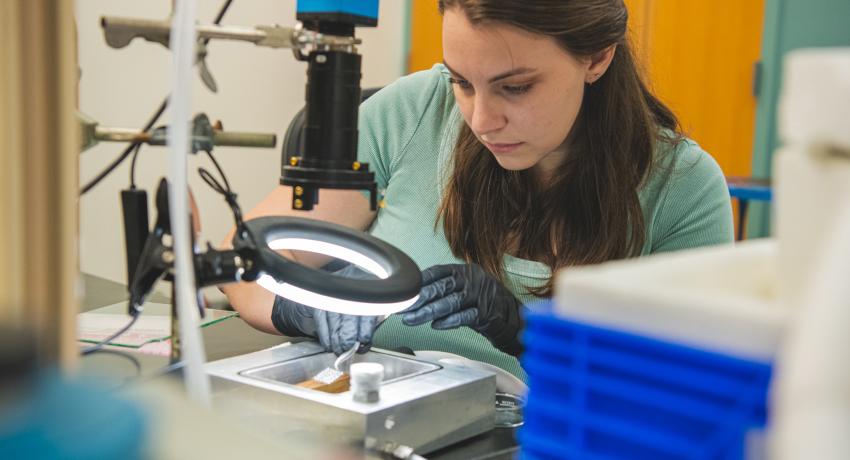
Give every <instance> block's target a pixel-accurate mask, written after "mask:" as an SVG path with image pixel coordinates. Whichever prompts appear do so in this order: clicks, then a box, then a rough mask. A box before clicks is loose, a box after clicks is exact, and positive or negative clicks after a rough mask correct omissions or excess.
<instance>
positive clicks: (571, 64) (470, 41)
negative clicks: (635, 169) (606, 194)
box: [443, 8, 595, 176]
mask: <svg viewBox="0 0 850 460" xmlns="http://www.w3.org/2000/svg"><path fill="white" fill-rule="evenodd" d="M443 61H444V63H445V65H446V67H448V68H449V70H450V71H451V73H452V83H453V85H452V87H453V89H454V94H455V98H456V99H457V103H458V106H459V108H460V111H461V113H462V114H463V118H464V120H466V123H467V124H468V125H469V127H470V128H471V129H472V131H473V132H474V133H475V136H476V137H478V140H479V141H481V143H482V144H484V145H485V146H486V147H487V148H488V149H489V150H490V152H492V153H493V155H494V156H495V157H496V161H498V162H499V164H500V165H501V166H502V167H503V168H505V169H509V170H525V169H529V168H534V169H535V170H536V171H537V172H540V173H543V175H544V176H547V175H548V173H549V172H551V171H553V170H554V169H555V168H556V167H557V166H558V165H559V164H560V163H561V161H562V160H563V157H564V155H565V149H564V144H565V140H566V138H567V136H568V135H569V134H570V130H571V129H572V127H573V124H574V123H575V120H576V117H577V116H578V112H579V108H580V107H581V101H582V97H583V95H584V87H585V83H586V82H588V81H592V80H593V79H594V78H595V75H591V74H590V72H591V66H592V63H591V62H590V60H589V59H587V60H579V59H576V58H575V57H573V56H572V55H570V54H569V53H567V52H566V51H565V50H564V49H563V48H561V47H560V46H559V45H558V44H557V43H556V42H555V41H554V39H552V38H550V37H547V36H543V35H536V34H531V33H529V32H526V31H524V30H521V29H519V28H516V27H513V26H509V25H504V24H497V23H494V24H483V25H482V24H479V25H472V24H471V23H470V22H469V21H468V19H467V17H466V14H465V13H464V12H463V11H462V10H460V9H458V8H450V9H447V10H446V11H445V13H444V15H443Z"/></svg>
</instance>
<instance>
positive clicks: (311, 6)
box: [296, 0, 378, 21]
mask: <svg viewBox="0 0 850 460" xmlns="http://www.w3.org/2000/svg"><path fill="white" fill-rule="evenodd" d="M305 13H307V14H317V13H318V14H346V15H352V16H359V17H363V18H369V19H374V20H375V21H377V20H378V0H358V1H354V2H353V1H351V0H298V3H297V6H296V15H301V14H305Z"/></svg>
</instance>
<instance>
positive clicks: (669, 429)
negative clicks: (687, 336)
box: [519, 305, 772, 460]
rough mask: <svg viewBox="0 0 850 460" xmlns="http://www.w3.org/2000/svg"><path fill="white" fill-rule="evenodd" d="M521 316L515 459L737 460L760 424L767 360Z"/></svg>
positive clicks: (547, 312)
mask: <svg viewBox="0 0 850 460" xmlns="http://www.w3.org/2000/svg"><path fill="white" fill-rule="evenodd" d="M550 307H551V306H548V305H544V306H543V307H542V308H541V307H538V308H536V309H535V310H536V311H537V313H531V314H529V315H528V317H527V318H526V332H525V335H524V344H525V350H526V351H525V355H524V356H523V358H522V363H523V367H524V369H525V370H526V372H527V373H528V378H529V388H530V390H529V394H528V404H527V406H526V409H525V425H524V426H523V427H522V429H521V430H520V432H519V438H520V442H521V445H522V458H530V459H548V458H581V459H625V458H628V459H642V458H646V459H661V460H663V459H671V460H679V459H722V460H727V459H729V460H732V459H742V458H744V451H745V444H746V437H747V433H748V432H750V431H751V430H754V429H762V428H763V427H764V426H765V423H766V419H767V415H766V404H767V389H768V383H769V381H770V376H771V371H772V365H771V363H763V362H755V361H751V360H747V359H741V358H738V357H734V356H729V355H724V354H720V353H714V352H709V351H705V350H699V349H695V348H692V347H687V346H683V345H680V344H676V343H673V342H670V341H665V340H663V339H657V338H651V337H645V336H641V335H638V334H634V333H630V332H625V331H618V330H615V329H609V328H604V327H597V326H593V325H589V324H584V323H580V322H575V321H571V320H567V319H564V318H560V317H557V316H555V315H554V314H553V313H551V308H550Z"/></svg>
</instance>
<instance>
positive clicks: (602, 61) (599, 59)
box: [584, 44, 617, 85]
mask: <svg viewBox="0 0 850 460" xmlns="http://www.w3.org/2000/svg"><path fill="white" fill-rule="evenodd" d="M616 52H617V45H616V44H614V45H611V46H609V47H608V48H605V49H604V50H602V51H600V52H598V53H596V54H594V55H592V56H590V66H589V67H588V68H587V73H586V74H585V77H584V81H585V82H586V83H587V84H588V85H592V84H593V83H595V82H596V80H599V79H600V78H602V75H604V74H605V72H606V71H607V70H608V66H610V65H611V61H613V60H614V54H615V53H616Z"/></svg>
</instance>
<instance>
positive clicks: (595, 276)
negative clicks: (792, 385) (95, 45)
mask: <svg viewBox="0 0 850 460" xmlns="http://www.w3.org/2000/svg"><path fill="white" fill-rule="evenodd" d="M776 253H777V244H776V241H775V240H772V239H765V240H756V241H751V242H744V243H739V244H737V245H734V246H732V245H727V246H715V247H708V248H699V249H693V250H687V251H679V252H675V253H665V254H659V255H653V256H649V257H642V258H638V259H631V260H626V261H615V262H608V263H604V264H601V265H596V266H589V267H581V268H569V269H565V270H562V271H561V272H559V273H558V278H557V282H556V286H555V311H556V312H557V314H559V315H561V316H564V317H567V318H569V319H571V320H575V321H580V322H585V323H588V324H593V325H597V326H602V327H608V328H612V329H617V330H621V331H624V332H628V333H634V334H639V335H644V336H647V337H653V338H658V339H662V340H670V341H673V342H676V343H679V344H683V345H687V346H692V347H696V348H700V349H703V350H708V351H715V352H719V353H725V354H731V355H735V356H739V357H742V358H749V359H755V360H759V361H769V360H771V359H772V358H773V356H774V354H775V353H776V350H777V347H778V345H779V343H780V340H781V337H782V335H783V331H784V328H785V326H786V323H787V318H788V316H789V311H788V309H787V308H784V307H783V305H784V304H782V303H780V302H779V301H778V298H777V290H776V259H777V254H776Z"/></svg>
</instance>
